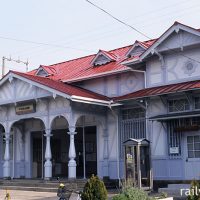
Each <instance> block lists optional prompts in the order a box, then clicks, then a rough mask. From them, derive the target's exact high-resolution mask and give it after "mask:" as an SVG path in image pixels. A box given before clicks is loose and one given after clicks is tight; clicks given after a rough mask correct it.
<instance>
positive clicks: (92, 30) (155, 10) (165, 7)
mask: <svg viewBox="0 0 200 200" xmlns="http://www.w3.org/2000/svg"><path fill="white" fill-rule="evenodd" d="M186 2H187V3H188V1H181V3H186ZM179 3H180V2H179ZM179 3H175V4H171V5H169V6H164V7H163V6H162V7H161V8H159V9H154V10H151V11H150V12H148V13H147V12H145V13H143V14H141V15H138V16H134V20H135V19H136V18H141V16H146V15H149V14H155V12H161V11H162V10H164V9H167V8H170V7H172V6H173V7H174V6H175V5H177V4H179ZM193 7H194V5H193V6H192V7H187V10H188V9H190V8H193ZM195 8H196V5H195ZM183 10H185V9H182V10H181V11H183ZM170 13H171V12H170ZM170 13H169V14H167V15H166V14H165V15H161V16H159V19H160V18H161V17H162V16H169V15H170ZM131 19H132V18H131ZM143 21H144V20H142V21H141V22H140V23H136V24H144V23H143ZM153 21H155V20H153ZM145 22H146V21H145ZM136 24H135V23H134V25H136ZM151 24H152V23H151ZM102 27H110V23H109V24H107V25H104V26H101V28H97V29H102ZM145 27H146V26H145ZM97 29H96V28H95V29H94V28H93V29H91V30H90V31H86V32H85V33H87V35H88V33H91V32H96V31H97ZM110 29H111V30H110V31H106V32H103V34H104V37H102V34H100V33H99V34H96V35H101V37H100V38H99V37H95V38H94V37H92V38H94V39H93V40H95V42H96V41H97V40H99V39H102V38H107V33H112V32H113V28H110ZM124 32H127V31H123V32H121V33H124ZM105 34H106V35H105ZM87 35H86V37H80V35H77V36H76V37H75V38H77V37H78V38H80V39H75V38H73V39H72V40H69V41H66V42H67V43H64V44H63V45H71V43H72V44H73V45H74V41H75V44H76V43H77V42H78V41H83V42H81V43H78V44H79V45H80V44H82V43H85V42H86V41H88V39H89V40H90V42H91V34H89V35H88V36H87ZM112 35H113V34H112ZM112 35H110V34H109V35H108V37H109V36H112ZM73 36H74V34H73ZM81 36H83V34H81ZM92 36H94V35H92ZM68 38H71V37H69V36H68ZM87 38H88V39H87ZM96 38H97V39H96ZM59 41H63V42H64V38H63V39H62V40H56V41H52V42H53V43H54V42H55V43H56V42H59ZM42 46H43V45H41V46H38V47H34V48H30V47H29V48H27V50H29V51H30V50H31V53H32V52H33V53H34V52H35V51H33V50H32V49H35V50H37V49H38V48H39V47H42ZM27 50H22V51H20V52H26V53H25V54H29V53H27ZM39 51H46V49H44V50H43V49H41V50H39ZM57 51H58V50H56V52H57ZM59 51H60V50H59ZM17 53H18V52H17ZM17 53H16V52H15V53H14V54H17ZM37 53H38V51H37ZM12 54H13V53H12ZM34 54H35V53H34Z"/></svg>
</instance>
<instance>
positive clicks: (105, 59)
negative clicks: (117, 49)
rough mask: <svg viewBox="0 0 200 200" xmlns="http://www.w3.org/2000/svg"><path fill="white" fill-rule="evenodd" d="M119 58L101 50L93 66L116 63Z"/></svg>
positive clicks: (94, 59)
mask: <svg viewBox="0 0 200 200" xmlns="http://www.w3.org/2000/svg"><path fill="white" fill-rule="evenodd" d="M116 59H117V56H116V55H114V54H113V53H110V52H107V51H103V50H99V52H98V53H97V54H96V56H95V57H94V58H93V60H92V62H91V64H92V65H93V66H98V65H104V64H107V63H109V62H112V61H116Z"/></svg>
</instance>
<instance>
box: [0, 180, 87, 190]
mask: <svg viewBox="0 0 200 200" xmlns="http://www.w3.org/2000/svg"><path fill="white" fill-rule="evenodd" d="M60 182H62V183H63V184H65V186H66V188H67V190H76V191H77V190H79V191H81V190H83V187H84V185H85V183H86V180H63V181H60ZM59 184H60V183H59V182H58V181H44V180H26V179H24V180H3V179H1V180H0V189H4V190H5V189H8V190H23V191H37V192H57V189H58V187H59Z"/></svg>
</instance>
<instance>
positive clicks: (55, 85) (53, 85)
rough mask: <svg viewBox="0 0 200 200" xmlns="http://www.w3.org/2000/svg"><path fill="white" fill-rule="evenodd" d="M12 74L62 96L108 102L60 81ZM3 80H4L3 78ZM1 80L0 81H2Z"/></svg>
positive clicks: (92, 93) (108, 100) (101, 96)
mask: <svg viewBox="0 0 200 200" xmlns="http://www.w3.org/2000/svg"><path fill="white" fill-rule="evenodd" d="M10 73H13V74H15V75H18V76H20V77H23V78H25V79H28V80H30V81H33V82H36V83H39V84H41V85H43V86H46V87H47V88H50V89H53V90H55V91H59V92H61V93H63V94H67V95H69V96H71V98H72V99H73V97H83V98H88V99H91V100H92V99H94V100H96V101H105V102H107V103H108V102H110V99H109V98H108V97H106V96H103V95H100V94H97V93H95V92H91V91H89V90H86V89H83V88H80V87H77V86H74V85H71V84H66V83H63V82H60V81H55V80H52V79H49V78H46V77H40V76H33V75H30V74H25V73H22V72H16V71H10V72H9V73H8V74H10ZM3 79H4V78H3ZM3 79H2V80H3Z"/></svg>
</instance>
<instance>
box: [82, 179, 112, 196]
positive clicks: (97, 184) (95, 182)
mask: <svg viewBox="0 0 200 200" xmlns="http://www.w3.org/2000/svg"><path fill="white" fill-rule="evenodd" d="M81 199H82V200H107V199H108V197H107V190H106V187H105V185H104V183H103V181H101V180H100V179H99V178H98V176H94V175H92V176H91V178H90V179H89V180H88V181H87V183H86V184H85V186H84V189H83V193H82V194H81Z"/></svg>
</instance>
